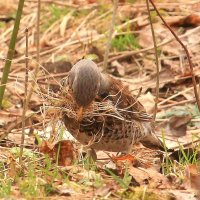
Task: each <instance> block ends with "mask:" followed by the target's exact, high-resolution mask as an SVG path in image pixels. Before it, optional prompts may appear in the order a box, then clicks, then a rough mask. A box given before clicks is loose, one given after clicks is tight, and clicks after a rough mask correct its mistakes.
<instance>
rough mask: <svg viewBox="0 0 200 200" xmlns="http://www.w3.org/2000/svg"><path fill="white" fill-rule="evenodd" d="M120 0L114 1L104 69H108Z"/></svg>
mask: <svg viewBox="0 0 200 200" xmlns="http://www.w3.org/2000/svg"><path fill="white" fill-rule="evenodd" d="M118 2H119V0H114V2H113V3H114V6H113V14H112V21H111V26H110V32H109V36H108V41H107V46H106V51H105V54H104V62H103V70H104V71H106V70H107V65H108V55H109V52H110V47H111V43H112V35H113V32H114V27H115V18H116V14H117V7H118Z"/></svg>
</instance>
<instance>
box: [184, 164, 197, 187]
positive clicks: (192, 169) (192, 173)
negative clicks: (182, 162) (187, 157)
mask: <svg viewBox="0 0 200 200" xmlns="http://www.w3.org/2000/svg"><path fill="white" fill-rule="evenodd" d="M186 177H187V179H188V180H189V182H190V186H191V188H193V189H196V190H198V191H199V190H200V165H197V164H192V165H189V166H188V167H187V169H186Z"/></svg>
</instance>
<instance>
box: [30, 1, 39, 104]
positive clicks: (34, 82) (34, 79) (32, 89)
mask: <svg viewBox="0 0 200 200" xmlns="http://www.w3.org/2000/svg"><path fill="white" fill-rule="evenodd" d="M40 6H41V4H40V0H38V7H37V43H36V46H37V58H36V59H37V63H38V64H37V65H36V68H35V71H34V74H33V81H32V83H31V89H30V92H29V94H28V97H27V104H28V103H29V101H30V99H31V96H32V93H33V91H34V88H35V85H36V82H37V81H36V79H37V75H38V71H39V66H40V65H39V63H40Z"/></svg>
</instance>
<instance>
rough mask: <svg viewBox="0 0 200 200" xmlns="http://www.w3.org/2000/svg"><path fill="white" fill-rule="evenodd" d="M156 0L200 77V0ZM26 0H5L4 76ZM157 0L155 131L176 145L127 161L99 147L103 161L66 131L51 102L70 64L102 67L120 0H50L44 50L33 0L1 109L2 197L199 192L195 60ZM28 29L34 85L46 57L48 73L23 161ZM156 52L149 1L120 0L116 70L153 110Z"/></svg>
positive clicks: (160, 196) (111, 67)
mask: <svg viewBox="0 0 200 200" xmlns="http://www.w3.org/2000/svg"><path fill="white" fill-rule="evenodd" d="M154 3H155V4H156V6H157V8H158V10H159V12H160V13H161V15H162V16H163V18H164V19H165V21H166V22H167V23H168V24H169V25H170V27H171V28H172V29H173V31H174V32H175V33H176V34H177V35H178V36H179V38H180V39H181V41H182V42H183V43H184V44H185V45H186V46H187V48H188V50H189V53H190V56H191V59H192V63H193V71H194V74H195V77H196V80H199V77H200V54H199V52H200V15H199V12H200V3H199V1H197V0H194V1H191V0H175V1H171V0H167V1H164V0H160V1H157V0H154ZM17 5H18V1H17V0H7V1H4V2H1V1H0V10H1V12H0V44H1V45H0V69H1V70H0V77H2V74H3V67H4V63H5V60H6V55H7V51H8V45H9V42H10V38H11V34H12V30H13V25H14V21H15V15H16V11H17ZM150 8H151V18H152V20H153V27H154V31H155V35H156V41H157V45H158V50H157V53H158V56H159V66H160V69H159V71H160V72H159V79H160V84H159V99H158V111H157V114H156V120H155V126H156V133H157V135H158V137H159V138H160V139H161V140H163V141H164V142H165V144H166V146H167V147H168V148H171V149H174V152H173V153H168V152H164V153H163V154H164V156H160V152H158V151H155V150H150V149H147V148H144V147H143V146H141V145H136V146H135V147H134V148H133V151H132V154H131V155H127V156H126V157H125V158H124V159H121V158H117V157H115V156H114V154H113V153H111V152H97V156H98V159H97V161H96V162H93V161H92V160H91V159H90V158H88V157H87V156H84V155H85V149H83V147H82V145H81V144H79V143H78V142H77V141H75V140H74V139H73V138H72V136H71V135H70V134H69V132H68V131H66V130H65V127H64V125H63V124H62V120H60V118H59V117H60V116H59V113H57V112H56V111H55V110H54V109H53V108H52V106H51V101H52V100H53V97H54V96H53V95H54V94H53V92H54V91H56V90H57V88H59V84H60V80H61V79H62V78H64V77H66V75H67V72H68V71H69V70H70V68H71V64H72V65H73V64H75V63H76V62H77V61H78V60H80V59H82V58H90V59H92V60H94V61H95V62H96V63H97V64H98V66H99V67H100V68H101V69H102V68H103V58H104V52H105V49H106V44H107V37H108V33H109V29H110V26H111V20H112V10H113V4H112V1H110V0H102V1H100V0H99V1H98V0H97V1H93V0H76V1H75V0H74V1H72V0H69V1H61V0H52V1H48V0H41V7H40V12H39V13H40V20H39V27H40V34H39V41H40V43H39V48H38V46H37V38H38V35H37V28H38V27H37V18H38V11H37V10H38V1H37V0H28V1H25V5H24V9H23V15H22V18H21V22H20V29H19V33H18V37H17V43H16V48H15V49H16V50H15V55H14V59H13V61H12V65H11V70H10V74H9V77H8V83H7V85H6V91H5V96H4V100H3V109H2V110H0V198H2V199H3V198H6V197H11V198H12V199H36V198H39V199H40V198H51V199H56V198H59V199H135V200H137V199H141V200H149V199H150V200H154V199H155V200H156V199H157V200H168V199H170V200H171V199H177V200H178V199H181V200H189V199H191V200H195V199H200V194H199V191H200V165H199V160H200V113H199V110H198V107H197V105H196V99H195V95H194V90H193V83H192V78H191V71H190V67H189V64H188V60H187V57H186V53H185V52H184V50H183V48H182V47H181V45H180V44H179V43H178V42H177V40H176V39H175V38H174V37H173V35H172V34H171V33H170V31H169V30H168V29H167V28H166V26H164V25H163V23H162V21H161V20H160V18H159V17H158V15H157V14H156V12H155V10H154V9H153V8H152V6H150ZM27 29H28V34H27V35H28V60H29V64H28V71H29V73H28V78H29V81H28V90H30V88H31V86H32V83H33V81H34V80H35V79H34V69H35V68H36V67H37V66H38V65H39V72H38V74H37V81H36V83H35V88H34V92H33V94H32V96H31V100H30V102H29V104H28V107H27V111H26V121H25V140H24V150H23V156H22V160H21V159H20V153H19V152H20V144H21V137H22V120H23V117H22V114H23V102H24V97H25V95H24V94H25V92H24V91H25V89H24V88H25V86H24V85H25V69H26V64H25V62H26V58H25V52H26V46H27V45H26V33H25V30H27ZM154 52H155V51H154V44H153V39H152V34H151V27H150V23H149V19H148V11H147V7H146V4H145V1H139V0H127V1H119V5H118V10H117V17H116V22H115V28H114V33H113V39H112V41H111V50H110V53H109V58H108V68H107V73H109V74H111V75H113V76H115V77H116V78H118V79H120V80H122V81H123V82H124V84H127V85H128V86H129V88H130V90H131V91H132V93H133V94H134V95H138V94H139V93H140V90H141V94H140V95H139V97H138V99H139V101H140V102H141V103H142V104H143V105H144V107H145V108H146V110H147V112H148V113H150V114H152V115H153V113H154V105H155V98H156V79H157V75H156V64H155V53H154ZM38 53H39V55H40V56H39V58H38ZM38 62H39V63H38ZM55 95H56V92H55ZM55 119H56V120H55ZM71 144H73V146H74V147H73V146H72V145H71ZM60 145H62V147H61V146H60ZM58 152H59V153H58ZM160 157H162V159H161V158H160ZM172 158H173V159H172Z"/></svg>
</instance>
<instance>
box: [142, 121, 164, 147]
mask: <svg viewBox="0 0 200 200" xmlns="http://www.w3.org/2000/svg"><path fill="white" fill-rule="evenodd" d="M143 127H144V131H145V136H144V138H142V140H141V141H140V142H141V143H142V144H143V145H144V146H145V147H148V148H150V149H159V150H161V151H166V150H167V148H166V146H165V145H164V143H163V142H162V141H161V140H160V139H159V138H158V137H157V136H156V134H155V132H154V130H153V129H154V128H152V125H151V124H150V123H148V122H146V123H145V124H143Z"/></svg>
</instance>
